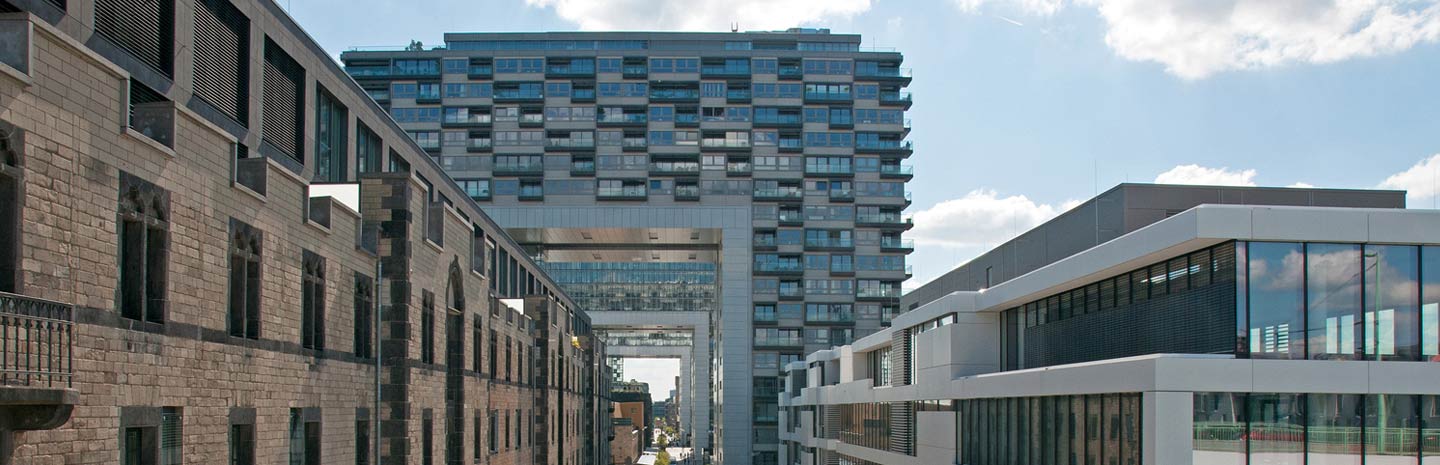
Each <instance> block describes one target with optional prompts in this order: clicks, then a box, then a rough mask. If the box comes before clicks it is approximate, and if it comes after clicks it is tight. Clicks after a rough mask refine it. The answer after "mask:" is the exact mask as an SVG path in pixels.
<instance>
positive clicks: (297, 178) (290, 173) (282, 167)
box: [265, 157, 310, 190]
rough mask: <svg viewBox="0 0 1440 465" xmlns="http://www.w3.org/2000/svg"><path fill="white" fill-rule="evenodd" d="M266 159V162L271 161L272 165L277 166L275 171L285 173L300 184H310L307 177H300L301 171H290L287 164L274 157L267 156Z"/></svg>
mask: <svg viewBox="0 0 1440 465" xmlns="http://www.w3.org/2000/svg"><path fill="white" fill-rule="evenodd" d="M265 161H266V162H269V163H270V166H271V167H273V168H275V169H274V170H273V171H279V172H280V174H283V175H285V177H287V178H290V180H292V181H295V183H296V184H300V185H308V184H310V182H309V181H306V180H305V178H302V177H300V173H296V172H294V171H290V168H286V167H285V165H282V164H280V162H278V161H275V159H274V158H270V157H265ZM266 190H269V189H266Z"/></svg>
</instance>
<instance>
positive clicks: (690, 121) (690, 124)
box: [675, 113, 700, 128]
mask: <svg viewBox="0 0 1440 465" xmlns="http://www.w3.org/2000/svg"><path fill="white" fill-rule="evenodd" d="M675 127H677V128H697V127H700V115H699V114H697V113H676V114H675Z"/></svg>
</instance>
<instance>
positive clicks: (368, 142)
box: [355, 121, 383, 178]
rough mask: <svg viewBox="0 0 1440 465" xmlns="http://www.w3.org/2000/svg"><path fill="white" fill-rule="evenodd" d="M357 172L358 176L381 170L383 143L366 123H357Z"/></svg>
mask: <svg viewBox="0 0 1440 465" xmlns="http://www.w3.org/2000/svg"><path fill="white" fill-rule="evenodd" d="M355 125H356V126H355V173H356V178H359V175H361V174H365V173H378V172H380V154H381V153H382V152H381V146H382V145H383V143H382V142H381V141H380V136H378V135H375V132H374V131H371V130H370V128H369V127H368V126H365V123H361V122H358V121H357V122H356V123H355Z"/></svg>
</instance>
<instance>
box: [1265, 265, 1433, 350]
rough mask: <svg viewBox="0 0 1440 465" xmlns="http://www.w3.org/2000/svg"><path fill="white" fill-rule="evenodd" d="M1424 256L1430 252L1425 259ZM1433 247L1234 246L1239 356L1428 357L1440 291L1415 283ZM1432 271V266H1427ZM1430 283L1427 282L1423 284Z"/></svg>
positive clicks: (1419, 280)
mask: <svg viewBox="0 0 1440 465" xmlns="http://www.w3.org/2000/svg"><path fill="white" fill-rule="evenodd" d="M1427 252H1428V254H1427ZM1436 255H1440V250H1437V249H1436V248H1435V247H1432V246H1423V247H1422V246H1406V245H1382V244H1338V243H1313V242H1312V243H1298V242H1249V243H1243V242H1242V243H1237V253H1236V257H1237V261H1239V262H1241V263H1242V264H1243V266H1242V267H1241V270H1242V271H1243V272H1244V276H1240V277H1239V282H1240V284H1241V285H1240V286H1239V289H1238V291H1239V292H1240V294H1239V296H1241V297H1242V298H1241V299H1240V300H1239V302H1238V307H1239V308H1238V310H1237V311H1236V317H1237V326H1242V327H1244V328H1246V331H1245V332H1244V335H1245V336H1244V337H1245V340H1246V341H1248V344H1242V345H1240V347H1239V349H1241V352H1240V353H1239V355H1242V356H1249V357H1251V358H1274V359H1296V360H1298V359H1316V360H1380V361H1392V360H1394V361H1417V360H1430V359H1432V358H1433V357H1434V355H1433V352H1434V350H1433V349H1431V348H1430V347H1427V346H1426V344H1427V341H1434V335H1435V334H1436V333H1437V325H1440V321H1437V320H1436V318H1435V308H1436V306H1435V305H1434V304H1430V305H1422V304H1421V302H1425V301H1427V300H1428V301H1431V302H1433V301H1436V300H1437V299H1440V295H1431V294H1440V287H1426V286H1422V285H1421V276H1422V275H1421V272H1422V270H1423V269H1424V268H1425V266H1426V264H1427V262H1426V260H1428V261H1429V262H1434V261H1437V260H1440V257H1437V256H1436ZM1431 266H1433V265H1431ZM1427 281H1428V280H1427Z"/></svg>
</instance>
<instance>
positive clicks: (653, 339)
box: [341, 29, 912, 465]
mask: <svg viewBox="0 0 1440 465" xmlns="http://www.w3.org/2000/svg"><path fill="white" fill-rule="evenodd" d="M860 43H861V38H860V36H859V35H849V34H831V33H830V32H829V31H828V30H825V29H791V30H787V31H776V32H735V33H658V32H643V33H642V32H601V33H591V32H564V33H452V34H446V36H445V43H444V45H442V46H439V47H434V48H430V49H425V48H423V47H420V46H418V44H416V45H413V46H411V47H407V48H406V49H405V50H352V51H349V52H345V53H343V54H342V55H341V59H342V61H343V62H344V64H345V67H346V70H347V71H348V72H349V73H350V75H351V76H352V77H354V78H355V80H356V81H357V82H358V83H359V84H360V85H361V87H363V88H365V89H366V90H367V91H368V92H369V93H370V95H371V96H372V97H373V98H374V99H375V100H376V101H377V102H379V103H380V104H381V105H383V106H385V107H386V108H388V110H389V111H390V113H391V114H392V115H394V117H395V119H396V121H398V122H399V123H400V125H401V126H402V127H404V128H405V130H406V131H408V132H409V134H410V135H411V137H412V138H414V139H415V141H416V142H418V143H419V144H420V146H421V147H423V148H424V149H425V150H426V151H428V152H429V153H430V154H431V156H433V157H434V158H435V159H436V161H437V162H439V164H440V165H441V166H443V167H444V168H445V170H446V171H447V172H448V173H449V174H450V175H451V176H453V177H454V178H455V180H456V182H458V183H459V184H460V185H461V186H463V187H464V188H465V190H466V193H467V194H468V195H469V196H470V197H471V198H473V199H474V200H475V201H477V202H479V203H480V204H481V205H482V206H483V208H484V209H485V210H486V212H487V213H488V214H489V215H490V216H491V217H493V218H495V219H496V221H497V223H499V224H500V225H501V226H502V227H505V228H506V229H507V230H509V231H510V232H511V233H512V234H513V235H514V236H515V237H516V238H517V240H518V241H519V242H520V243H521V244H524V245H525V246H526V247H527V250H528V251H529V252H531V253H532V254H533V255H534V256H535V257H537V258H538V259H539V261H540V262H541V264H542V266H543V267H545V268H546V269H547V271H549V273H550V274H551V275H552V276H555V277H556V279H557V281H558V282H559V283H560V284H559V285H560V287H561V288H562V289H565V290H566V291H567V293H569V294H570V295H572V296H574V298H575V299H576V303H577V305H579V306H580V307H582V308H584V309H585V310H586V311H587V313H588V314H589V315H591V316H592V318H594V321H595V326H596V328H597V329H599V330H601V331H604V332H606V333H607V334H609V337H608V339H607V340H608V342H609V343H610V353H611V354H612V355H619V356H647V357H677V358H680V359H681V361H682V370H683V371H684V373H683V374H682V377H681V382H680V386H679V390H680V395H679V398H680V399H682V404H681V405H677V408H678V409H679V410H680V416H681V431H682V432H681V438H679V439H681V440H682V441H683V440H685V439H686V438H689V439H692V440H693V444H694V445H695V446H696V447H697V448H700V449H702V450H703V449H706V448H711V447H712V446H713V453H714V456H715V457H716V458H717V459H719V460H721V461H723V462H725V463H755V464H760V465H765V464H774V463H776V461H777V453H776V452H777V448H778V446H777V436H776V434H777V433H776V431H777V429H776V426H777V420H778V416H777V414H776V408H777V407H776V396H775V393H776V392H778V390H779V386H780V385H779V380H780V378H779V377H778V375H779V367H780V366H783V365H784V364H786V363H788V362H791V361H795V360H799V359H801V358H802V357H803V355H804V354H805V353H808V352H810V351H814V350H819V349H825V348H829V347H832V346H835V345H843V344H846V343H849V342H850V341H852V340H854V339H855V338H856V337H859V336H862V335H865V334H868V333H870V332H873V331H876V330H878V329H880V328H882V327H884V326H886V325H887V324H888V322H889V320H890V318H891V317H892V316H893V315H895V314H896V313H897V312H898V311H899V297H900V283H901V282H902V281H904V280H905V279H906V278H907V277H908V276H909V271H908V268H907V266H906V264H905V256H906V254H908V253H909V252H910V251H911V249H912V246H911V243H910V242H909V241H908V240H906V239H905V238H904V237H903V235H904V232H905V231H906V230H908V229H909V228H910V222H909V220H907V219H906V218H905V217H904V216H903V211H904V210H905V208H906V206H907V205H909V203H910V200H909V198H908V193H907V192H906V191H905V183H906V181H907V180H908V179H909V178H910V177H911V171H910V166H909V165H907V164H905V160H906V159H907V158H908V157H909V156H910V154H911V152H912V149H911V145H910V143H909V142H908V141H906V135H907V134H908V132H909V130H910V124H909V122H908V120H907V119H906V118H905V111H906V110H907V109H908V108H910V105H911V100H910V96H909V94H908V93H906V92H905V91H904V89H905V87H906V86H907V85H908V84H909V82H910V75H909V72H908V71H907V70H906V69H904V68H902V67H901V62H902V56H901V55H900V54H899V53H896V52H894V51H870V50H863V49H861V47H860ZM691 400H694V402H690V401H691ZM712 418H713V419H714V421H712ZM712 424H713V431H712V430H711V425H712ZM712 437H713V441H714V444H711V440H712Z"/></svg>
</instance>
